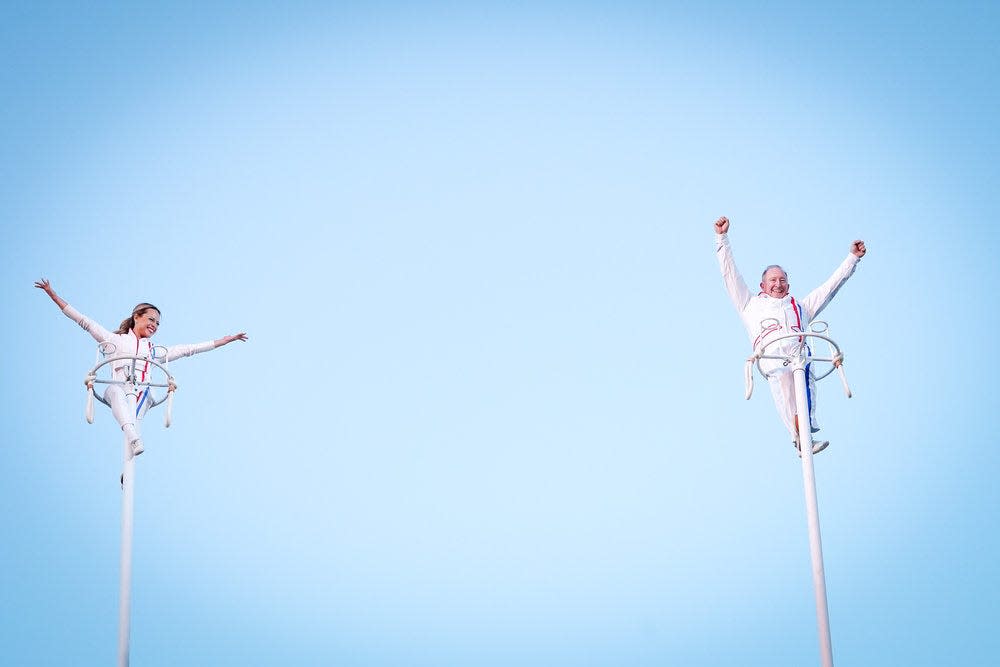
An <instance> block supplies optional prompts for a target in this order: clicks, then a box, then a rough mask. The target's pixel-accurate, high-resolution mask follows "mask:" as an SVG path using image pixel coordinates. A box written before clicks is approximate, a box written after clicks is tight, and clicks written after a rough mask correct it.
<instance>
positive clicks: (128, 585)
mask: <svg viewBox="0 0 1000 667" xmlns="http://www.w3.org/2000/svg"><path fill="white" fill-rule="evenodd" d="M138 427H139V424H138V421H137V423H136V428H138ZM124 441H125V447H124V452H123V466H122V551H121V577H120V579H119V585H118V667H128V659H129V635H130V629H131V616H132V519H133V509H134V507H135V493H134V491H135V457H134V456H132V445H131V443H129V440H128V436H127V435H126V436H124Z"/></svg>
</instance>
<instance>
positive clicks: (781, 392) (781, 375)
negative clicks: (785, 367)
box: [768, 371, 798, 440]
mask: <svg viewBox="0 0 1000 667" xmlns="http://www.w3.org/2000/svg"><path fill="white" fill-rule="evenodd" d="M768 384H770V385H771V397H772V398H773V399H774V407H775V408H777V410H778V416H779V417H781V421H782V423H783V424H784V425H785V428H787V429H788V433H789V434H790V435H791V437H792V440H796V434H797V433H798V429H797V428H796V426H795V378H794V377H793V376H792V373H791V372H789V371H777V372H774V373H773V374H772V375H771V377H770V378H769V379H768Z"/></svg>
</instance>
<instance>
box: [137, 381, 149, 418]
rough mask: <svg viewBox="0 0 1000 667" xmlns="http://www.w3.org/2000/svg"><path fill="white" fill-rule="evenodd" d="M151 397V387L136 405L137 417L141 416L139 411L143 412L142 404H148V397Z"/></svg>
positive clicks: (147, 388)
mask: <svg viewBox="0 0 1000 667" xmlns="http://www.w3.org/2000/svg"><path fill="white" fill-rule="evenodd" d="M147 396H149V387H146V391H144V392H142V395H141V396H140V397H139V401H138V403H136V404H135V416H136V417H138V416H139V411H140V410H142V404H143V403H145V402H146V397H147Z"/></svg>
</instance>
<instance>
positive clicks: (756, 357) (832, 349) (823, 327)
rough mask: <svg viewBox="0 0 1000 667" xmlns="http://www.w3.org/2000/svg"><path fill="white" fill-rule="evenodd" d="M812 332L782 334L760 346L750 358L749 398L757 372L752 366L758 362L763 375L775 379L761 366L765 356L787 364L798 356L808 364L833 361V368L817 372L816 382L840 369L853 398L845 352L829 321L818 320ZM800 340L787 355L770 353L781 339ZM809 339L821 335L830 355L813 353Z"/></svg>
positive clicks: (747, 369) (747, 366)
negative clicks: (838, 342)
mask: <svg viewBox="0 0 1000 667" xmlns="http://www.w3.org/2000/svg"><path fill="white" fill-rule="evenodd" d="M810 329H812V330H811V331H801V332H795V333H788V334H781V335H780V336H775V337H773V338H770V339H768V341H767V342H766V343H764V344H763V345H760V346H759V347H758V348H757V349H756V350H754V353H753V354H752V355H750V357H749V358H748V359H747V361H746V364H745V368H744V380H745V382H746V398H747V399H749V398H750V396H751V394H752V393H753V371H752V367H753V365H754V364H756V366H757V370H758V371H759V372H760V374H761V375H762V376H764V377H765V378H767V379H770V378H771V374H769V373H767V372H766V371H765V370H764V369H763V368H762V367H761V365H760V362H761V359H774V360H777V361H781V362H783V363H784V365H785V366H787V365H788V364H790V363H792V362H793V361H794V360H795V359H796V358H798V357H802V358H804V361H805V362H806V363H813V362H827V363H829V364H831V366H830V368H829V369H828V370H826V371H824V372H823V373H819V374H813V379H814V380H816V381H819V380H822V379H823V378H825V377H827V376H828V375H830V374H831V373H833V371H835V370H836V371H838V372H839V373H840V380H841V383H842V384H843V386H844V393H845V394H847V397H848V398H850V397H851V388H850V387H849V386H848V384H847V375H846V374H845V373H844V366H843V363H844V354H843V353H842V352H841V351H840V346H838V345H837V343H836V342H835V341H834V340H833V339H832V338H830V337H829V336H828V335H827V333H826V332H827V330H828V329H829V327H828V325H827V323H826V322H824V321H822V320H817V321H815V322H813V323H812V325H811V326H810ZM793 338H794V339H796V340H797V341H798V343H799V344H798V345H796V346H795V349H794V351H790V352H788V353H785V354H778V353H775V352H769V351H768V348H770V347H771V346H773V345H774V344H775V343H777V342H779V341H787V340H790V339H793ZM807 338H817V339H820V340H825V341H826V343H827V346H828V349H829V355H828V356H825V357H823V356H818V355H816V354H814V353H813V351H812V349H811V348H810V347H809V345H807V344H806V339H807Z"/></svg>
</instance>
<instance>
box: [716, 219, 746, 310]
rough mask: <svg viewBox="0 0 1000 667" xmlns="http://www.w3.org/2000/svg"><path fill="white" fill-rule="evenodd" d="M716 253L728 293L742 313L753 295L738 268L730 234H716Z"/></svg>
mask: <svg viewBox="0 0 1000 667" xmlns="http://www.w3.org/2000/svg"><path fill="white" fill-rule="evenodd" d="M715 255H716V257H718V259H719V269H721V270H722V281H723V283H725V286H726V293H727V294H729V299H730V301H732V302H733V305H734V306H736V310H737V311H739V312H741V313H742V312H743V308H744V307H746V305H747V302H749V301H750V299H751V297H752V296H753V295H752V294H751V293H750V288H749V287H747V283H746V281H745V280H743V276H741V275H740V272H739V269H737V268H736V261H735V260H734V259H733V251H732V248H730V247H729V236H727V235H726V234H716V235H715Z"/></svg>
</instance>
